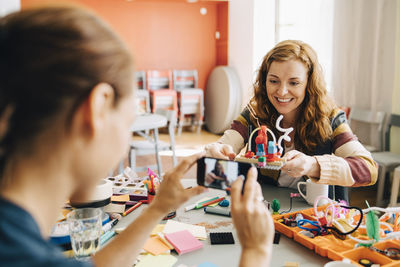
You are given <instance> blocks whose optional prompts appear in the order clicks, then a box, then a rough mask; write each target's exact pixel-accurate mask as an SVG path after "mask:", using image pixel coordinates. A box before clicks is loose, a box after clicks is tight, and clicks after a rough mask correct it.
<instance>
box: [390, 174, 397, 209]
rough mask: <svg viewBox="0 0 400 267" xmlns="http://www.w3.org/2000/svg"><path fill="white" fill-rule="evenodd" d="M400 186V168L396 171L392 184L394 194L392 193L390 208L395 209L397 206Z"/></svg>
mask: <svg viewBox="0 0 400 267" xmlns="http://www.w3.org/2000/svg"><path fill="white" fill-rule="evenodd" d="M399 185H400V167H397V168H396V169H395V170H394V174H393V182H392V192H391V193H390V204H389V206H390V207H395V206H396V205H397V196H398V194H399Z"/></svg>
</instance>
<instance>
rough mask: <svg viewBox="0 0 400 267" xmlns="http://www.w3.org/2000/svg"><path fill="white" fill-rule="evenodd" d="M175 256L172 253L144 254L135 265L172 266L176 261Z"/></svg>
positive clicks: (151, 266)
mask: <svg viewBox="0 0 400 267" xmlns="http://www.w3.org/2000/svg"><path fill="white" fill-rule="evenodd" d="M177 260H178V259H177V258H176V257H174V256H172V255H158V256H153V255H150V254H149V255H146V256H144V257H143V258H141V260H140V261H139V263H138V264H136V267H154V266H157V267H172V266H173V265H174V264H175V262H177Z"/></svg>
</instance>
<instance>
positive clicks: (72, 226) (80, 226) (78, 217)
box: [67, 208, 102, 260]
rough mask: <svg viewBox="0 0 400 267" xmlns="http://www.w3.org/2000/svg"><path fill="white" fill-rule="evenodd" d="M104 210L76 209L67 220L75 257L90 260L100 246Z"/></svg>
mask: <svg viewBox="0 0 400 267" xmlns="http://www.w3.org/2000/svg"><path fill="white" fill-rule="evenodd" d="M101 220H102V211H101V209H99V208H82V209H75V210H73V211H71V212H70V213H68V216H67V221H68V224H69V232H70V237H71V245H72V249H73V251H74V255H75V258H77V259H79V260H89V258H90V256H91V255H93V254H94V253H96V251H97V250H98V249H99V247H100V236H101V231H102V228H101Z"/></svg>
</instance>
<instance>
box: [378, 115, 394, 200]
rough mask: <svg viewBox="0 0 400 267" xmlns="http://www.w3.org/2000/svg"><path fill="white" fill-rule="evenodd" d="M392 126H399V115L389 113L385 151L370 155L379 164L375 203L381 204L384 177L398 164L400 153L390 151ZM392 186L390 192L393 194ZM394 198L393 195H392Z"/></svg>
mask: <svg viewBox="0 0 400 267" xmlns="http://www.w3.org/2000/svg"><path fill="white" fill-rule="evenodd" d="M392 126H395V127H400V115H396V114H391V115H390V118H389V120H388V123H387V127H386V131H385V138H384V141H385V146H384V148H385V151H383V152H373V153H372V157H373V158H374V160H375V161H376V162H377V163H378V164H379V171H378V192H377V196H376V205H377V206H383V204H384V203H383V192H384V189H385V181H386V178H387V177H389V174H390V173H391V172H392V171H393V170H394V169H395V168H396V167H398V166H400V154H396V153H393V152H390V130H391V128H392ZM393 193H394V192H393V187H392V194H393ZM393 198H394V196H393ZM396 200H397V199H396Z"/></svg>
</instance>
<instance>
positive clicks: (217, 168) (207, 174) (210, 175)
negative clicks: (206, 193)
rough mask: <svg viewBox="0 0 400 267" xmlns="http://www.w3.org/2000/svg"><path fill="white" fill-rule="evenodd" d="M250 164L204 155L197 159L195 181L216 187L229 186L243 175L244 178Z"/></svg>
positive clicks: (224, 187)
mask: <svg viewBox="0 0 400 267" xmlns="http://www.w3.org/2000/svg"><path fill="white" fill-rule="evenodd" d="M250 167H251V164H249V163H243V162H236V161H230V160H222V159H216V158H209V157H204V158H201V159H199V160H198V161H197V183H198V184H199V185H202V186H205V187H211V188H216V189H223V190H224V189H226V188H230V187H231V185H232V183H233V182H234V181H235V180H236V179H237V178H238V176H239V175H243V176H244V177H245V178H246V176H247V172H248V171H249V169H250Z"/></svg>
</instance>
